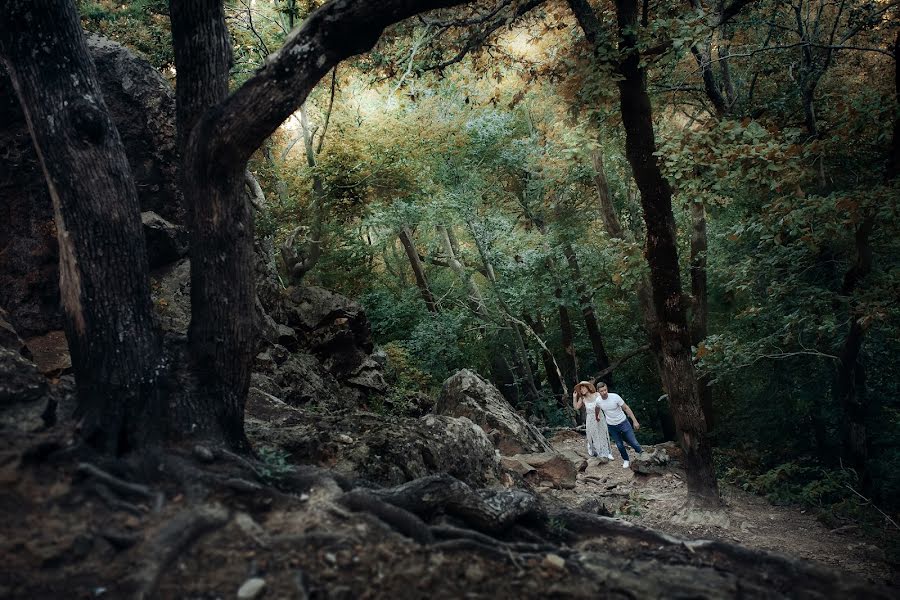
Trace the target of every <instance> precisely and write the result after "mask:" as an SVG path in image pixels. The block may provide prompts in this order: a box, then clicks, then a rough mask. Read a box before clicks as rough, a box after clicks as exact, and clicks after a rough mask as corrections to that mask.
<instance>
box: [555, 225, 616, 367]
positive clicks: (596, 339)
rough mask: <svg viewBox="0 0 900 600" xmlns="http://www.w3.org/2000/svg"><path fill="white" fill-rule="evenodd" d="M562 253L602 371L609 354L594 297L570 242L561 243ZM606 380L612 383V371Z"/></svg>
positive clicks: (607, 362) (606, 363) (607, 364)
mask: <svg viewBox="0 0 900 600" xmlns="http://www.w3.org/2000/svg"><path fill="white" fill-rule="evenodd" d="M563 254H564V255H565V257H566V262H568V263H569V269H571V271H572V276H573V277H574V279H575V289H576V290H577V291H578V300H579V302H581V315H582V317H583V318H584V325H585V328H586V329H587V333H588V338H589V339H590V340H591V348H592V349H593V350H594V358H595V360H596V361H597V370H598V371H603V370H605V369H608V368H609V356H608V355H607V354H606V348H605V347H604V346H603V335H602V334H601V333H600V325H599V324H598V323H597V314H596V313H595V312H594V299H593V298H592V297H591V295H590V293H589V292H588V289H587V285H586V284H585V282H584V279H582V278H581V268H580V267H579V266H578V257H577V256H576V255H575V249H574V248H573V247H572V244H570V243H568V242H566V243H565V244H564V245H563ZM606 382H607V383H608V384H610V385H612V372H610V373H609V375H607V377H606Z"/></svg>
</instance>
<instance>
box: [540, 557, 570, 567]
mask: <svg viewBox="0 0 900 600" xmlns="http://www.w3.org/2000/svg"><path fill="white" fill-rule="evenodd" d="M544 566H547V567H553V568H554V569H565V568H566V559H564V558H563V557H562V556H560V555H559V554H548V555H547V556H545V557H544Z"/></svg>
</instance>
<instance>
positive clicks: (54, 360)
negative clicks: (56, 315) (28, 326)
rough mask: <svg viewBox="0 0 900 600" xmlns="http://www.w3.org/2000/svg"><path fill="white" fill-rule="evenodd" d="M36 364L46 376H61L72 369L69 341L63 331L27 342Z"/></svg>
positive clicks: (53, 332) (50, 333)
mask: <svg viewBox="0 0 900 600" xmlns="http://www.w3.org/2000/svg"><path fill="white" fill-rule="evenodd" d="M25 345H26V346H27V347H28V350H29V352H30V353H31V356H32V357H33V360H34V364H35V365H37V368H38V370H39V371H40V372H41V373H44V374H45V375H60V374H62V373H65V372H67V371H68V370H69V369H71V367H72V357H71V355H70V354H69V341H68V340H67V339H66V334H65V332H63V331H51V332H49V333H47V334H45V335H40V336H36V337H32V338H28V339H27V340H25Z"/></svg>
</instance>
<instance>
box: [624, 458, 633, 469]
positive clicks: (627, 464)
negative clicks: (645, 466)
mask: <svg viewBox="0 0 900 600" xmlns="http://www.w3.org/2000/svg"><path fill="white" fill-rule="evenodd" d="M630 466H631V463H630V462H628V461H627V460H626V461H623V462H622V468H623V469H627V468H628V467H630Z"/></svg>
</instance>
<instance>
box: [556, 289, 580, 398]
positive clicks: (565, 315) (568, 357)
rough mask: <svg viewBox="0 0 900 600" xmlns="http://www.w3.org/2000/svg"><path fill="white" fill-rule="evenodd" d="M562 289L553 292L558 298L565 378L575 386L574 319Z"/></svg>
mask: <svg viewBox="0 0 900 600" xmlns="http://www.w3.org/2000/svg"><path fill="white" fill-rule="evenodd" d="M562 295H563V294H562V288H560V287H557V288H556V289H555V290H553V296H554V297H555V298H556V303H557V305H556V306H557V314H558V315H559V333H560V336H561V338H562V347H563V356H564V357H565V358H563V364H562V369H563V377H565V378H566V380H567V381H570V382H572V383H573V384H574V383H575V382H577V381H578V357H577V356H576V355H575V329H574V328H573V327H572V319H571V318H570V317H569V309H568V308H566V305H565V303H564V302H563V297H562Z"/></svg>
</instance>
